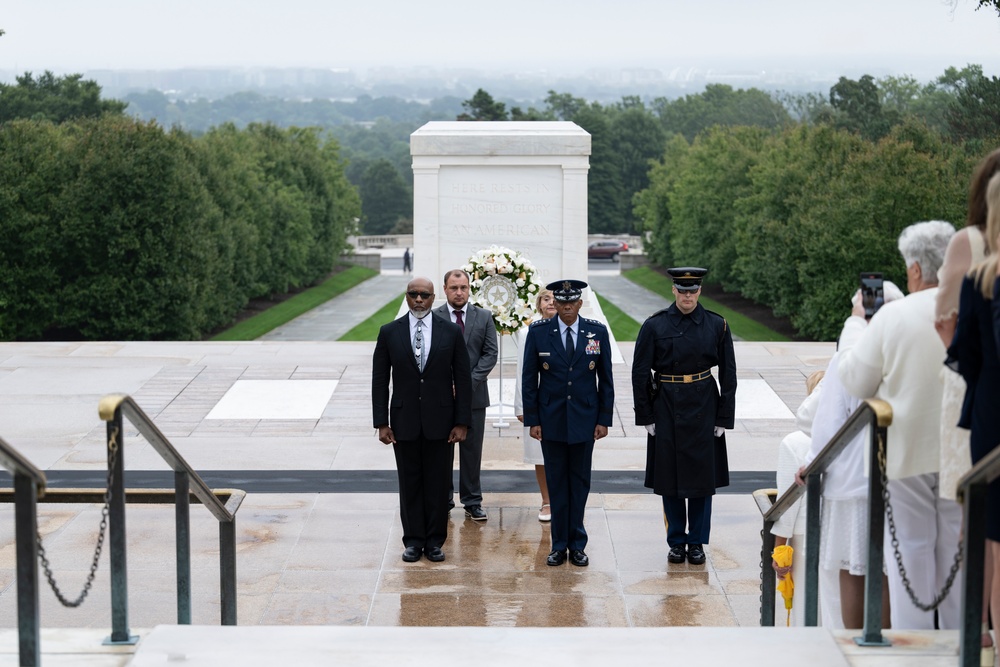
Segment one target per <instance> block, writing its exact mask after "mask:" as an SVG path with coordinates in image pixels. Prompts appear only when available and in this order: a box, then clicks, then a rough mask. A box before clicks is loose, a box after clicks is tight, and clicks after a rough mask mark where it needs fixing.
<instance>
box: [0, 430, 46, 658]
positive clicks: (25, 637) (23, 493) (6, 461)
mask: <svg viewBox="0 0 1000 667" xmlns="http://www.w3.org/2000/svg"><path fill="white" fill-rule="evenodd" d="M0 465H2V466H3V467H4V468H6V469H7V470H8V471H9V472H10V473H11V475H13V477H14V543H15V551H16V553H17V645H18V654H19V658H20V664H21V665H22V666H23V667H36V666H37V665H40V664H41V663H42V657H41V639H40V630H41V628H40V623H41V620H40V614H39V608H40V607H39V599H38V595H39V586H38V541H37V540H36V539H35V536H36V535H37V534H38V498H39V497H40V496H41V495H43V494H44V493H45V474H44V473H43V472H42V471H41V470H39V469H38V468H36V467H35V466H34V465H32V463H31V462H30V461H28V459H26V458H24V456H23V455H22V454H21V453H20V452H19V451H17V450H16V449H14V448H13V447H12V446H11V445H10V444H8V443H7V441H5V440H4V439H3V438H0Z"/></svg>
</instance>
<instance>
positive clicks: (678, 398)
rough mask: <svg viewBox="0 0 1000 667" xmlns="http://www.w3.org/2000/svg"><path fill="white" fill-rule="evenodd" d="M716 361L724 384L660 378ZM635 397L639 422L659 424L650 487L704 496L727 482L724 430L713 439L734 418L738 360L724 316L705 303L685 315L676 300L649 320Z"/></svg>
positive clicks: (638, 348)
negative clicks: (651, 388) (717, 427)
mask: <svg viewBox="0 0 1000 667" xmlns="http://www.w3.org/2000/svg"><path fill="white" fill-rule="evenodd" d="M713 367H718V382H716V379H715V378H714V377H712V376H709V377H708V378H706V379H703V380H700V381H694V382H690V383H684V382H667V383H665V382H659V381H658V380H659V379H660V376H662V375H669V376H675V377H677V376H683V375H695V374H697V373H702V372H704V371H708V370H710V369H712V368H713ZM651 378H652V379H653V382H654V385H655V387H656V393H655V398H654V397H653V396H651V392H650V386H651V385H650V379H651ZM720 389H721V391H720ZM632 395H633V402H634V406H635V423H636V424H640V425H646V424H656V436H655V437H653V436H650V437H648V438H647V443H646V486H647V487H649V488H651V489H653V492H654V493H657V494H659V495H661V496H669V497H679V498H701V497H705V496H710V495H713V494H715V490H716V489H717V488H719V487H723V486H728V485H729V461H728V457H727V453H726V436H725V434H723V435H722V436H720V437H715V434H714V430H715V427H716V426H721V427H723V428H727V429H731V428H733V426H734V424H735V415H736V358H735V356H734V354H733V338H732V334H731V333H730V331H729V327H728V325H727V324H726V320H725V319H724V318H723V317H722V316H721V315H718V314H716V313H713V312H711V311H709V310H705V309H704V308H703V307H702V306H701V304H698V305H697V306H696V307H695V309H694V310H693V311H691V313H690V314H688V315H685V314H683V313H682V312H681V311H680V310H678V308H677V306H676V304H671V305H670V307H669V308H666V309H664V310H661V311H659V312H657V313H655V314H653V315H652V316H651V317H650V318H649V319H647V320H646V321H645V322H644V323H643V325H642V328H641V329H640V330H639V335H638V337H637V338H636V341H635V354H634V358H633V362H632Z"/></svg>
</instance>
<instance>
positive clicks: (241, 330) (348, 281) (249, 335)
mask: <svg viewBox="0 0 1000 667" xmlns="http://www.w3.org/2000/svg"><path fill="white" fill-rule="evenodd" d="M377 275H378V271H373V270H372V269H367V268H365V267H363V266H352V267H350V268H348V269H345V270H343V271H340V272H338V273H336V274H335V275H332V276H330V277H329V278H327V279H326V280H324V281H323V282H322V283H320V284H319V285H316V286H315V287H310V288H309V289H307V290H305V291H303V292H300V293H299V294H296V295H295V296H293V297H292V298H290V299H287V300H285V301H282V302H281V303H279V304H278V305H276V306H274V307H272V308H268V309H267V310H265V311H264V312H262V313H260V314H259V315H254V316H253V317H250V318H248V319H245V320H243V321H242V322H240V323H238V324H236V325H234V326H232V327H230V328H229V329H226V330H225V331H223V332H222V333H219V334H217V335H215V336H213V337H212V338H211V339H210V340H256V339H257V338H260V337H261V336H263V335H264V334H266V333H267V332H268V331H271V330H272V329H276V328H277V327H280V326H281V325H282V324H285V323H286V322H290V321H292V320H294V319H295V318H296V317H298V316H299V315H302V314H303V313H307V312H309V311H310V310H312V309H313V308H315V307H316V306H318V305H320V304H322V303H326V302H327V301H329V300H330V299H332V298H333V297H335V296H338V295H340V294H342V293H344V292H346V291H347V290H349V289H350V288H352V287H354V286H355V285H358V284H360V283H362V282H364V281H366V280H368V279H369V278H371V277H372V276H377ZM372 340H374V338H373V339H372Z"/></svg>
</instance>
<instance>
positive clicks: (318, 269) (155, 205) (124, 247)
mask: <svg viewBox="0 0 1000 667" xmlns="http://www.w3.org/2000/svg"><path fill="white" fill-rule="evenodd" d="M29 79H30V80H29ZM66 87H69V88H70V89H71V90H72V94H69V95H67V94H66ZM45 89H47V90H48V91H49V93H51V95H49V96H48V97H46V95H45V94H43V93H42V92H39V90H42V91H43V92H44V90H45ZM98 93H99V89H96V87H92V86H85V85H83V82H81V81H79V79H78V78H75V77H68V78H66V79H58V78H55V77H49V76H47V75H43V76H42V77H39V78H38V79H35V78H32V77H30V75H25V77H22V78H21V79H19V83H18V85H17V86H0V117H2V118H3V119H4V120H3V121H2V122H0V340H38V339H50V338H54V339H64V340H65V339H71V340H73V339H86V340H109V339H111V340H137V339H139V340H141V339H145V340H164V339H173V340H186V339H198V338H201V337H203V336H204V335H205V333H207V332H209V331H211V330H213V329H215V328H217V327H220V326H223V325H225V324H227V323H229V322H231V321H232V319H233V317H234V316H235V314H236V313H238V312H239V311H240V310H241V309H242V308H243V307H244V306H245V305H246V304H247V303H248V301H249V300H250V299H251V298H253V297H257V296H264V295H269V294H274V293H284V292H287V291H288V290H289V289H290V288H293V287H297V286H301V285H307V284H310V283H312V282H314V281H316V280H318V279H319V278H321V277H323V276H325V275H326V274H328V273H329V272H330V270H331V269H332V267H333V266H334V265H335V262H336V260H337V258H338V257H339V255H340V253H341V252H342V251H343V250H344V249H345V248H346V245H347V244H346V237H347V235H348V234H349V233H352V232H353V231H354V226H355V219H356V217H357V216H358V215H359V213H360V204H359V200H358V196H357V192H356V191H355V189H354V188H353V187H352V186H351V184H350V183H349V182H348V181H347V178H346V176H345V174H344V162H343V159H342V157H341V156H340V153H339V147H338V145H337V143H336V142H335V141H329V140H325V139H324V138H323V137H322V135H321V133H320V132H319V131H318V130H316V129H295V128H289V129H282V128H278V127H276V126H274V125H269V124H251V125H248V126H247V127H245V128H242V129H239V128H237V127H235V126H234V125H232V124H227V123H223V124H220V125H219V126H218V127H216V128H213V129H212V130H210V131H208V132H206V133H204V134H202V135H201V136H198V137H194V136H192V135H191V134H190V133H187V132H185V131H183V130H180V129H176V128H175V129H173V130H169V131H168V130H164V129H163V128H162V127H160V126H159V125H158V124H156V123H155V122H151V121H142V120H138V119H136V118H132V117H129V116H126V115H124V114H123V112H122V111H123V108H124V104H118V105H115V104H111V105H106V104H105V105H101V104H95V99H96V97H97V96H98ZM12 107H13V108H15V109H16V111H15V112H14V113H13V114H12V113H11V108H12ZM12 116H14V117H12Z"/></svg>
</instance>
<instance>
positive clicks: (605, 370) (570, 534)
mask: <svg viewBox="0 0 1000 667" xmlns="http://www.w3.org/2000/svg"><path fill="white" fill-rule="evenodd" d="M586 287H587V283H585V282H583V281H582V280H559V281H556V282H554V283H550V284H549V285H547V286H546V288H547V289H550V290H552V296H553V297H554V298H555V300H556V309H557V311H558V315H559V316H558V317H553V318H550V319H545V320H539V321H537V322H534V323H532V325H531V327H530V328H529V329H528V336H527V338H526V339H525V344H524V363H523V365H522V369H521V397H522V400H521V402H522V403H523V405H524V425H525V426H527V427H529V428H530V434H531V437H532V438H535V439H536V440H540V441H541V443H542V456H543V457H544V459H545V481H546V483H547V484H548V487H549V498H550V499H551V501H552V503H551V504H552V523H551V524H550V525H551V529H550V530H551V534H552V553H550V554H549V556H548V559H547V560H546V562H547V563H548V564H549V565H553V566H558V565H562V564H563V563H565V562H566V558H567V550H568V551H569V562H571V563H572V564H573V565H577V566H579V567H585V566H586V565H587V564H588V563H589V562H590V559H589V558H588V557H587V554H586V552H585V551H584V548H585V547H586V546H587V531H586V530H585V529H584V527H583V515H584V510H585V508H586V505H587V497H588V496H589V495H590V470H591V467H592V464H593V459H594V441H595V440H600V439H601V438H603V437H605V436H606V435H607V434H608V427H610V426H611V419H612V416H613V415H614V407H615V386H614V381H613V380H612V377H611V342H610V336H609V335H608V329H607V327H605V326H604V324H602V323H601V322H598V321H597V320H589V319H586V318H583V317H579V313H580V306H581V305H582V304H583V301H582V300H581V298H582V295H583V290H584V289H585V288H586Z"/></svg>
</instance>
